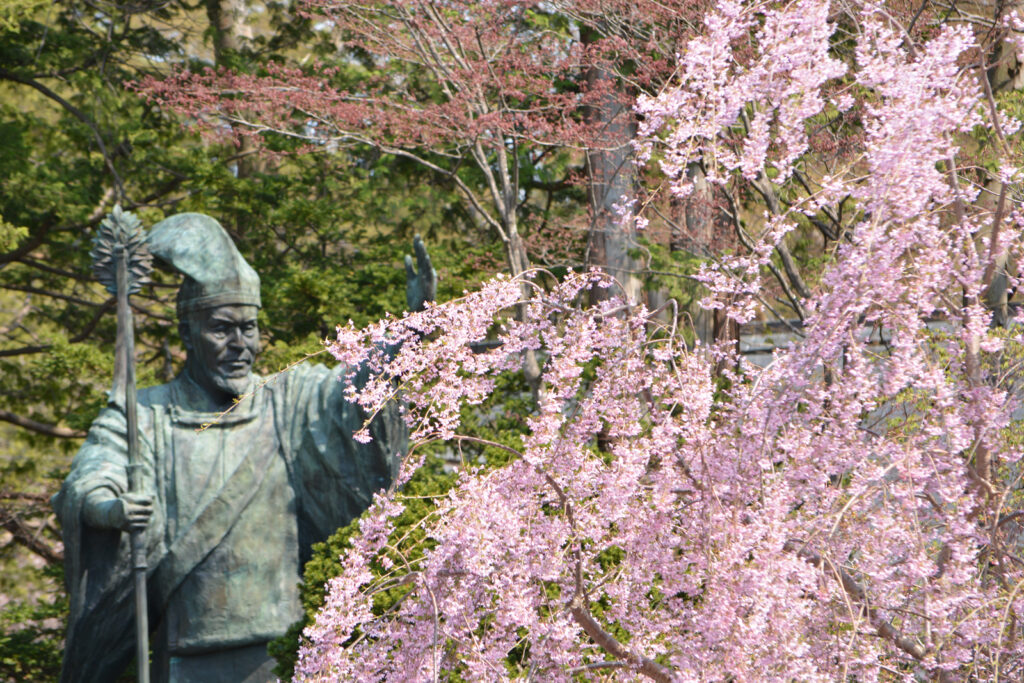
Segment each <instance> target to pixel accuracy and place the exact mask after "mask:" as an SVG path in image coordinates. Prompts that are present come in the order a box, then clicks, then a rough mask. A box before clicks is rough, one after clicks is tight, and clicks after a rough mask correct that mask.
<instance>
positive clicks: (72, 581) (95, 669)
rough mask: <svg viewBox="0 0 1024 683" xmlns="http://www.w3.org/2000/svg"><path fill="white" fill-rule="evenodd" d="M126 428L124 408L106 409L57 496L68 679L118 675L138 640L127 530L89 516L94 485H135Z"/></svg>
mask: <svg viewBox="0 0 1024 683" xmlns="http://www.w3.org/2000/svg"><path fill="white" fill-rule="evenodd" d="M126 432H127V428H126V423H125V418H124V413H123V412H122V410H121V409H120V408H117V407H110V408H106V409H104V410H103V411H102V412H101V413H100V415H99V417H97V418H96V421H95V422H93V424H92V427H90V429H89V434H88V436H87V437H86V440H85V443H83V444H82V447H81V448H80V449H79V451H78V453H77V455H75V458H74V460H73V461H72V463H71V472H70V474H69V475H68V477H67V479H66V480H65V481H64V484H63V486H62V487H61V490H60V492H59V493H58V494H57V495H56V496H54V499H53V505H54V508H55V510H56V512H57V516H58V518H59V519H60V521H61V528H62V533H63V538H64V558H65V559H64V565H65V581H66V583H67V587H68V593H69V598H70V613H69V618H68V630H67V644H66V647H65V650H64V670H63V672H62V676H61V679H62V680H75V681H106V680H113V679H114V678H116V676H117V675H118V674H119V673H120V672H121V671H122V670H123V669H124V667H125V664H126V662H127V661H128V660H129V659H130V657H131V651H132V648H133V647H134V645H133V641H134V638H133V631H132V612H131V592H130V586H131V582H130V580H129V573H130V562H129V550H128V541H127V534H122V533H121V532H120V531H118V530H114V529H97V528H93V527H90V526H89V525H87V524H85V523H84V521H83V516H82V510H83V507H84V505H85V499H86V497H87V496H88V495H89V493H91V492H92V491H95V490H97V489H100V488H106V489H109V490H110V491H111V492H112V493H114V494H115V495H120V494H121V493H123V492H124V491H125V490H126V489H127V486H128V480H127V472H128V470H127V465H128V455H127V450H128V447H127V441H126V439H125V434H126Z"/></svg>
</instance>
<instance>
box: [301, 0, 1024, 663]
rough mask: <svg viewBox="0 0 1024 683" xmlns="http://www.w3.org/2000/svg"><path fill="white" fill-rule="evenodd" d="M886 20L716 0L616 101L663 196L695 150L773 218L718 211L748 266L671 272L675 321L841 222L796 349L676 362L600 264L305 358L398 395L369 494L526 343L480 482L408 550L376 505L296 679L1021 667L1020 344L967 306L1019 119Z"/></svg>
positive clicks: (449, 307)
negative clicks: (695, 299)
mask: <svg viewBox="0 0 1024 683" xmlns="http://www.w3.org/2000/svg"><path fill="white" fill-rule="evenodd" d="M840 9H841V10H842V11H840ZM1013 21H1016V19H1015V18H1011V20H1010V21H1009V22H1008V24H1007V25H1008V26H1010V27H1011V28H1012V27H1013ZM840 23H841V25H842V28H841V31H842V34H841V35H837V31H838V30H839V29H838V28H837V26H838V25H839V24H840ZM908 28H909V27H908V26H906V25H901V24H900V22H899V21H898V20H897V19H896V18H894V17H893V16H892V15H891V14H890V13H888V12H887V11H886V10H885V8H884V7H883V6H882V5H880V4H878V3H873V2H867V3H863V4H852V5H844V6H843V7H842V8H837V7H836V6H835V5H833V4H831V3H829V2H828V1H827V0H795V1H793V2H784V3H779V2H759V1H749V2H736V1H733V0H722V1H721V2H719V3H718V5H717V7H714V8H712V9H710V10H709V11H708V13H707V15H706V16H705V17H704V19H703V30H702V31H701V32H700V35H698V36H696V37H694V38H693V39H692V40H690V41H689V42H688V43H687V44H685V45H682V46H680V50H679V54H680V56H679V63H678V69H677V76H676V78H675V79H674V81H673V83H672V85H671V87H668V88H665V89H664V90H662V92H661V93H660V94H658V95H657V96H656V97H647V98H641V99H640V100H639V101H638V103H637V105H636V107H637V111H638V112H639V113H640V114H641V115H642V125H641V128H640V131H639V135H638V151H639V152H640V153H641V155H642V157H643V158H644V159H645V160H647V164H648V173H649V174H652V175H654V174H660V175H661V177H662V178H663V181H664V182H663V187H665V188H667V189H668V190H670V191H671V192H672V193H674V194H675V195H676V196H679V197H686V196H688V195H689V194H690V193H692V192H693V175H692V174H691V173H688V168H689V166H690V165H691V164H692V163H694V162H695V161H699V163H700V164H701V165H702V169H703V173H704V174H705V175H706V178H707V180H708V181H709V182H710V183H712V184H723V185H724V184H742V183H747V184H749V185H751V186H760V188H761V189H760V190H757V191H758V192H760V191H761V190H763V191H764V192H763V193H762V194H770V193H775V194H776V195H777V196H778V197H781V198H783V199H785V201H779V202H778V204H777V205H776V206H775V207H772V208H771V209H770V210H769V211H767V212H764V214H763V215H758V214H753V213H750V212H747V213H746V214H745V215H743V216H737V220H742V221H743V222H744V224H745V231H746V234H747V236H748V239H749V244H750V248H749V249H748V250H747V251H745V252H738V253H735V254H731V255H730V254H721V255H719V256H718V257H717V258H715V259H713V260H712V261H711V262H710V263H709V264H708V265H707V266H706V267H705V268H704V269H703V270H702V272H701V274H700V278H701V280H702V281H703V282H704V283H705V284H706V285H707V287H708V290H709V292H710V294H709V296H708V297H707V298H706V300H705V301H704V305H705V306H707V307H709V308H716V309H719V310H721V311H722V312H723V315H727V316H729V317H730V318H731V319H733V320H736V321H740V322H744V321H749V320H752V319H754V318H755V317H757V316H759V315H762V314H763V312H764V311H763V305H762V302H763V296H762V294H763V292H764V289H765V286H766V285H765V283H764V282H763V281H762V279H763V277H764V276H765V274H766V273H770V272H771V267H773V266H774V265H776V262H774V261H773V260H772V259H773V254H777V251H776V247H777V245H778V244H780V243H781V241H782V240H783V239H784V237H785V236H786V235H787V233H790V232H791V231H794V230H796V229H798V228H799V227H800V226H801V225H804V224H806V222H807V221H810V220H818V219H821V217H822V216H825V217H826V218H828V216H829V215H830V214H831V215H832V216H835V215H837V214H838V212H839V211H840V207H842V210H843V212H845V215H846V216H848V217H849V218H848V219H847V220H848V223H847V224H846V226H845V228H844V230H843V232H842V234H841V239H839V240H838V241H837V244H836V245H835V247H834V250H833V252H832V253H831V258H830V260H829V262H828V263H827V264H826V266H825V269H824V273H823V275H822V276H821V278H820V282H819V283H816V284H814V285H813V286H812V285H807V289H808V295H807V296H800V297H799V301H798V303H799V305H800V306H801V307H803V310H804V312H805V324H804V326H803V329H802V330H801V336H800V338H799V339H798V340H797V341H795V342H793V343H792V344H791V345H790V346H789V347H788V348H785V349H779V350H778V351H777V352H776V354H775V355H774V358H773V360H772V362H771V363H770V364H769V365H768V366H767V367H765V368H757V367H752V366H750V365H748V364H746V363H745V362H744V361H743V359H742V358H739V357H737V356H736V355H735V352H734V350H733V347H731V346H721V347H710V348H702V347H699V346H698V347H696V348H687V346H686V345H685V344H684V343H683V341H682V338H681V335H680V334H679V331H678V329H677V328H676V326H675V323H672V322H669V323H664V322H661V321H662V320H664V319H665V316H662V315H657V312H655V311H649V310H647V309H646V308H645V307H644V306H643V305H641V304H638V303H636V302H635V301H631V300H628V299H625V298H622V297H620V296H618V295H617V294H618V292H619V291H620V290H619V289H618V285H617V284H616V283H615V282H614V281H613V280H612V279H610V278H609V277H608V276H606V275H602V274H600V273H571V274H570V275H569V276H568V277H565V278H563V279H562V280H561V281H555V280H553V279H552V278H551V277H549V276H548V275H546V274H543V273H532V272H524V273H521V274H519V275H517V276H516V277H515V278H509V277H505V278H499V279H497V280H495V281H492V282H491V283H489V284H487V285H486V286H485V287H484V288H483V289H481V290H480V291H478V292H474V293H470V294H467V295H466V296H465V297H464V298H462V299H460V300H457V301H451V302H447V303H444V304H440V305H436V306H431V307H430V308H428V309H427V310H425V311H423V312H420V313H416V314H411V315H407V316H405V317H403V318H397V319H396V318H389V319H386V320H384V321H382V322H381V323H379V324H377V325H375V326H371V327H370V328H367V329H363V330H357V329H355V328H353V327H351V326H349V327H341V328H339V331H338V336H337V340H336V341H335V342H333V343H331V344H330V349H331V351H332V353H334V355H335V356H336V357H337V358H338V359H339V360H341V361H344V362H345V363H348V364H349V365H350V366H352V367H355V366H356V365H358V364H361V363H366V364H369V366H370V367H371V368H372V369H373V370H374V371H375V373H376V374H375V377H376V379H374V380H373V381H371V382H370V383H369V384H368V385H367V386H366V388H365V390H363V391H361V392H358V393H353V395H352V396H351V399H352V400H353V401H356V402H358V403H360V404H361V405H362V406H363V407H364V408H366V409H367V410H368V411H369V412H370V413H372V412H373V411H374V410H376V409H378V408H379V407H380V406H382V405H383V404H384V403H386V402H387V401H390V400H395V399H396V398H398V397H400V398H401V400H402V401H403V402H404V405H405V406H406V408H405V414H406V418H407V420H408V422H409V425H410V427H411V429H412V438H413V443H414V444H416V446H415V447H414V449H413V451H412V453H411V454H410V455H409V457H408V458H407V459H406V460H405V462H404V464H403V466H402V474H401V476H400V478H399V484H401V482H404V481H407V480H408V479H409V477H410V476H412V474H413V473H414V472H415V470H416V469H417V468H418V467H420V466H421V464H422V452H423V450H422V449H421V448H420V446H421V445H422V444H426V443H428V442H431V441H436V440H444V441H448V442H450V443H452V444H453V446H454V447H458V446H460V445H463V444H468V443H471V442H474V441H479V439H477V438H476V437H470V436H467V435H465V434H464V432H463V431H462V430H461V423H460V415H462V414H463V413H462V412H460V411H461V410H462V408H463V407H464V406H466V405H471V404H474V403H479V402H481V401H482V400H483V399H484V398H485V397H487V396H488V395H489V394H490V393H491V392H492V391H494V388H495V386H496V381H497V380H498V378H499V377H500V376H501V374H502V373H505V372H508V371H511V370H514V369H515V368H517V367H519V366H520V365H521V360H520V358H521V356H522V354H524V353H526V352H528V351H533V352H535V353H536V354H537V355H538V357H539V358H540V359H541V367H540V370H541V375H540V381H539V391H538V395H539V400H538V405H537V409H536V411H535V413H534V414H532V415H530V416H529V417H528V419H527V424H528V431H527V433H526V435H525V436H524V437H523V438H522V439H520V440H519V443H517V444H516V445H515V446H508V445H504V446H499V447H500V448H502V449H504V450H506V451H508V452H509V455H510V458H509V460H508V463H507V464H505V465H503V466H501V467H496V468H482V467H478V466H477V465H476V464H475V463H472V462H471V463H467V464H466V465H465V466H464V467H463V468H462V469H461V470H460V472H459V478H458V482H457V484H456V486H455V487H454V488H453V489H452V491H451V492H450V493H449V494H448V495H447V496H445V497H443V498H441V499H439V500H437V501H436V507H435V509H434V510H433V511H432V512H431V514H428V515H427V516H426V517H425V518H423V519H422V520H421V521H420V522H419V524H418V531H419V532H422V534H423V536H424V538H425V539H426V540H425V542H424V543H423V544H421V547H420V549H419V551H418V552H416V553H409V552H407V551H406V549H405V548H406V547H407V546H406V545H404V541H405V538H404V537H403V534H406V535H407V534H408V533H409V531H408V530H407V529H406V530H404V531H399V530H397V527H396V526H395V519H396V517H397V516H398V515H399V514H400V513H401V511H402V510H403V508H404V506H405V501H403V494H402V492H401V489H400V487H399V489H397V490H395V491H391V492H388V493H386V494H384V493H382V494H381V495H380V496H379V497H378V498H377V499H376V501H375V503H374V505H373V506H372V507H371V509H370V510H369V512H368V514H367V515H366V516H365V517H364V518H363V519H362V520H361V522H360V529H361V531H360V534H358V535H357V537H356V538H355V539H354V540H353V547H352V549H351V550H350V551H349V552H348V553H346V554H345V555H344V556H343V557H342V560H341V561H342V565H343V572H342V574H341V575H340V576H338V577H337V578H335V579H333V580H332V581H331V582H330V583H329V584H328V586H327V591H328V595H327V601H326V604H325V606H324V607H323V609H322V610H321V611H320V613H319V615H318V617H317V620H316V623H315V624H314V625H312V626H311V627H309V628H308V629H307V630H306V632H305V636H304V644H303V646H302V650H301V653H300V663H299V667H298V669H297V671H296V676H297V678H298V679H299V680H304V681H318V680H337V679H345V680H350V679H351V680H372V681H377V680H382V679H388V680H408V679H410V678H415V679H422V680H427V679H429V680H439V679H441V678H442V677H444V678H448V677H450V676H451V675H453V674H455V675H458V676H461V677H463V678H465V679H467V680H495V679H504V678H508V677H513V678H516V677H517V678H529V679H531V680H553V681H557V680H575V679H578V678H581V677H582V678H602V679H608V678H621V679H623V680H633V679H635V678H636V677H637V676H643V677H647V678H651V679H654V680H659V681H669V680H686V681H705V680H706V681H715V680H722V681H726V680H730V681H743V680H750V681H755V680H756V681H762V680H779V681H791V680H799V681H814V680H820V681H835V680H858V681H869V680H947V681H955V680H965V679H973V680H997V679H1002V680H1018V679H1019V678H1020V677H1021V676H1022V675H1024V642H1022V634H1021V623H1020V615H1021V613H1022V610H1024V591H1022V587H1024V548H1022V546H1024V536H1022V530H1024V526H1022V523H1021V515H1022V514H1024V511H1022V509H1021V507H1020V505H1021V499H1022V494H1024V490H1022V487H1021V477H1022V476H1024V469H1022V463H1021V462H1020V459H1021V454H1022V451H1021V448H1022V446H1021V443H1022V441H1024V439H1022V433H1021V430H1020V426H1021V425H1020V424H1019V413H1018V412H1015V411H1018V407H1019V401H1020V392H1019V389H1016V387H1017V384H1018V383H1019V379H1020V365H1021V362H1022V361H1024V347H1022V343H1024V338H1022V337H1021V335H1020V333H1019V332H1018V331H1017V329H1016V328H1014V327H1012V326H1011V327H1009V328H1007V329H1000V328H996V327H993V326H992V325H991V322H992V314H991V311H990V310H989V309H987V308H986V307H984V306H983V305H982V302H983V301H984V300H985V298H986V296H987V293H988V291H989V289H990V287H991V286H992V282H993V279H994V278H995V277H996V276H997V275H1000V274H1001V276H1002V277H1004V278H1006V279H1007V280H1008V282H1009V283H1010V286H1011V287H1014V286H1016V283H1017V281H1018V278H1019V273H1018V272H1017V271H1016V270H1015V269H1014V268H1009V267H1007V268H1002V267H1001V266H999V264H1006V263H1010V264H1012V263H1020V262H1021V261H1020V255H1021V254H1020V251H1021V249H1022V247H1024V245H1022V229H1024V217H1022V215H1021V214H1020V213H1019V212H1018V206H1017V203H1016V201H1015V199H1014V194H1015V189H1014V186H1013V183H1015V182H1016V181H1017V180H1019V171H1018V170H1017V169H1016V168H1015V166H1014V158H1013V155H1014V151H1013V150H1014V144H1015V140H1014V135H1015V134H1016V130H1017V127H1018V125H1017V123H1016V122H1015V121H1013V120H1012V119H1011V118H1010V117H1009V116H1007V115H1005V114H1004V113H1003V112H1001V111H1000V110H999V108H998V106H997V103H996V101H995V99H994V98H993V97H992V95H991V92H990V91H989V90H988V88H987V87H986V86H987V83H986V81H985V80H984V72H983V69H984V68H985V67H986V66H987V65H986V64H985V63H984V62H983V61H980V59H979V57H978V55H979V53H980V51H979V50H978V42H979V38H978V37H977V36H976V34H975V31H974V29H973V28H972V27H971V25H970V24H968V23H961V24H957V23H955V22H954V23H948V24H946V25H944V26H939V27H937V28H936V30H934V31H931V32H930V33H929V37H928V39H927V40H925V39H923V38H914V37H911V35H910V32H909V31H908V30H907V29H908ZM837 41H844V42H846V43H847V44H851V43H852V45H853V46H854V58H853V59H852V60H842V59H839V58H837V57H836V51H835V50H834V49H832V47H834V45H835V43H836V42H837ZM844 112H854V113H855V117H856V123H857V125H858V126H859V130H860V135H859V136H858V137H856V138H855V139H854V140H853V142H851V143H850V145H851V147H850V149H849V153H848V154H846V155H845V156H844V157H843V163H841V164H830V165H827V166H826V165H824V164H816V163H815V159H816V158H817V157H816V156H815V155H814V153H813V149H812V148H811V146H812V138H813V135H812V133H811V132H812V131H813V129H814V128H815V126H816V125H817V124H818V123H819V122H820V121H821V120H822V119H823V118H827V117H834V116H840V115H843V113H844ZM980 138H985V139H989V138H991V139H994V140H995V141H996V142H995V144H994V147H993V148H994V149H995V150H996V152H995V158H994V159H990V160H986V159H981V158H980V157H978V156H977V152H978V149H979V144H978V143H977V140H978V139H980ZM986 169H990V170H986ZM797 174H799V182H798V183H794V182H793V180H794V178H795V177H796V175H797ZM794 185H799V188H800V191H795V190H793V187H794ZM993 188H995V189H993ZM999 188H1002V189H999ZM635 210H636V212H637V213H638V214H640V215H641V216H642V215H643V213H642V212H643V208H642V207H641V206H637V207H635ZM776 258H777V257H776ZM594 288H600V289H604V290H606V292H607V296H601V297H592V296H590V295H589V290H592V289H594ZM524 292H525V296H524ZM593 301H597V302H598V303H588V302H593ZM514 310H519V311H520V313H521V314H520V315H518V316H513V315H511V313H512V312H513V311H514ZM668 319H669V320H674V318H673V317H672V316H668ZM484 340H489V341H490V342H492V343H490V344H488V345H481V344H480V342H482V341H484ZM396 341H402V342H403V344H402V346H401V349H400V351H399V352H398V353H397V355H395V356H394V357H390V356H387V355H384V354H382V353H381V352H380V351H379V349H380V348H382V346H383V344H384V342H387V343H394V342H396ZM723 361H724V363H723ZM715 367H719V368H724V370H723V371H722V377H721V378H720V379H718V380H716V379H715V378H714V368H715ZM358 437H359V438H368V436H367V435H365V434H361V435H358ZM492 445H493V444H492ZM385 594H387V595H389V596H391V598H393V599H392V601H391V602H390V603H389V606H388V607H387V609H386V610H385V609H381V602H380V598H381V596H383V595H385Z"/></svg>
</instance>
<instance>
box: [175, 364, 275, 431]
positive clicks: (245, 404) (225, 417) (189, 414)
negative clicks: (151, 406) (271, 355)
mask: <svg viewBox="0 0 1024 683" xmlns="http://www.w3.org/2000/svg"><path fill="white" fill-rule="evenodd" d="M258 379H259V378H257V377H256V375H254V374H252V373H250V374H249V383H248V388H247V389H246V391H245V393H244V394H243V395H242V397H241V398H240V399H239V400H238V403H236V404H235V405H234V406H232V407H230V408H229V409H227V410H226V411H220V410H210V409H209V405H210V399H209V397H208V396H207V394H206V391H205V390H204V389H203V388H202V387H200V386H199V385H198V384H196V382H195V381H194V380H193V379H192V378H191V377H189V376H188V373H187V372H184V371H182V373H181V374H179V375H178V376H177V377H175V378H174V379H173V380H172V381H171V383H170V388H171V401H170V411H171V419H172V420H173V421H174V422H178V423H181V424H187V425H193V426H195V427H205V426H210V427H214V426H218V425H219V426H226V425H233V424H237V423H239V422H248V421H250V420H252V419H253V418H255V417H256V415H257V414H258V412H259V411H258V410H257V407H256V399H255V396H256V388H257V382H258Z"/></svg>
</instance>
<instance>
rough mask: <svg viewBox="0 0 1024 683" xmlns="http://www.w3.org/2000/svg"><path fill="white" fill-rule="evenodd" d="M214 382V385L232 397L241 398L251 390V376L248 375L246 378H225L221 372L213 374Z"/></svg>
mask: <svg viewBox="0 0 1024 683" xmlns="http://www.w3.org/2000/svg"><path fill="white" fill-rule="evenodd" d="M210 379H212V380H213V385H214V386H215V387H217V388H218V389H220V390H221V391H223V392H224V393H225V394H230V395H231V396H235V397H238V396H241V395H242V394H244V393H245V392H246V391H247V390H248V389H249V374H248V373H246V375H245V376H244V377H225V376H224V375H222V374H220V373H219V372H215V373H213V376H212V377H211V378H210Z"/></svg>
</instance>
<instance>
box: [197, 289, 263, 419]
mask: <svg viewBox="0 0 1024 683" xmlns="http://www.w3.org/2000/svg"><path fill="white" fill-rule="evenodd" d="M256 312H257V308H256V307H255V306H244V305H232V306H219V307H217V308H209V309H206V310H202V311H198V312H196V313H193V314H192V315H191V319H190V321H187V322H186V323H185V324H183V325H181V327H180V329H181V337H182V341H183V342H184V343H185V349H186V350H187V351H188V365H189V368H190V371H191V373H192V378H193V379H194V380H195V381H196V382H198V383H199V385H200V386H202V387H203V388H204V389H206V390H207V391H209V392H211V394H212V395H213V396H214V397H215V398H217V399H220V400H230V399H231V398H234V397H236V396H240V395H242V394H243V393H245V390H246V389H248V387H249V372H250V370H252V364H253V361H254V360H256V356H257V354H259V352H260V331H259V328H258V327H257V325H256Z"/></svg>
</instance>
